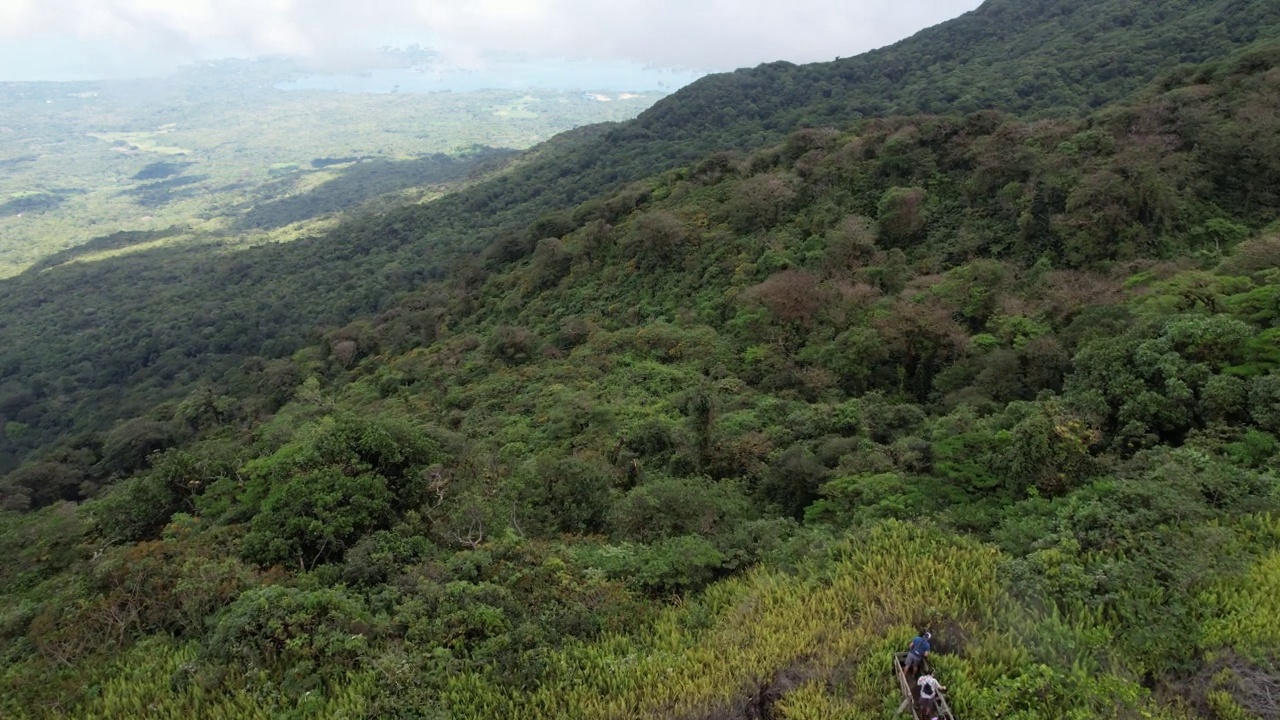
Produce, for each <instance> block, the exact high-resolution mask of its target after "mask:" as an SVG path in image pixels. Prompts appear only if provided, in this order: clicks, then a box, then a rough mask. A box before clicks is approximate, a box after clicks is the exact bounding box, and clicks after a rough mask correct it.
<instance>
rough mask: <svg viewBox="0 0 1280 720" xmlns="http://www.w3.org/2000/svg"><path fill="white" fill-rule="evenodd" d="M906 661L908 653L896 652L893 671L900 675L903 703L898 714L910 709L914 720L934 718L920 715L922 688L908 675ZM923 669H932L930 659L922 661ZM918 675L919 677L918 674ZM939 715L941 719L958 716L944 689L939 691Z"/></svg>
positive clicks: (951, 719) (950, 718) (923, 670)
mask: <svg viewBox="0 0 1280 720" xmlns="http://www.w3.org/2000/svg"><path fill="white" fill-rule="evenodd" d="M906 662H907V654H906V653H904V652H900V653H894V655H893V672H894V674H895V675H897V676H898V687H899V688H900V689H901V690H902V704H901V705H899V706H898V713H897V714H899V715H901V714H902V713H903V712H905V711H906V710H907V709H910V710H911V719H912V720H932V718H925V717H921V716H920V711H919V708H920V694H919V692H918V691H919V689H920V688H919V687H918V686H917V685H916V678H915V677H912V678H908V677H907V670H906ZM921 671H922V672H929V671H930V668H929V661H928V660H924V661H923V662H922V663H921ZM916 677H918V675H917V676H916ZM939 681H941V678H939ZM937 716H938V718H939V719H940V720H956V716H955V715H952V714H951V706H950V705H948V704H947V696H946V693H943V692H942V691H938V715H937Z"/></svg>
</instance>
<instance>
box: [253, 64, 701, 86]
mask: <svg viewBox="0 0 1280 720" xmlns="http://www.w3.org/2000/svg"><path fill="white" fill-rule="evenodd" d="M706 74H707V73H705V72H698V71H695V70H678V69H668V68H652V67H648V66H644V65H638V64H635V63H625V62H599V63H598V62H584V61H579V60H537V61H521V62H502V63H491V64H489V65H488V66H486V67H485V68H484V69H480V70H453V69H444V68H439V67H433V66H430V65H428V66H422V67H415V68H378V69H375V70H370V71H368V72H364V73H361V74H358V75H307V76H304V77H301V78H299V79H297V80H293V81H290V82H282V83H278V84H277V85H276V87H277V88H279V89H281V90H325V91H329V92H351V93H391V92H401V93H430V92H473V91H476V90H534V89H538V90H559V91H566V92H572V91H582V92H593V91H598V92H675V91H676V90H679V89H680V88H682V87H684V86H685V85H688V84H689V83H691V82H693V81H694V80H697V79H698V78H700V77H702V76H703V75H706Z"/></svg>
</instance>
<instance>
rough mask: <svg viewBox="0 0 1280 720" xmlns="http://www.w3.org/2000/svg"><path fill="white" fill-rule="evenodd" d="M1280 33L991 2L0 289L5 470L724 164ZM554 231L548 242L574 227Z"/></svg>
mask: <svg viewBox="0 0 1280 720" xmlns="http://www.w3.org/2000/svg"><path fill="white" fill-rule="evenodd" d="M1277 13H1278V11H1277V9H1276V7H1275V5H1274V3H1270V2H1265V1H1262V0H1255V1H1246V0H1214V1H1213V2H1194V3H1193V2H1181V1H1180V2H1171V3H1159V4H1153V3H1146V2H1138V1H1137V0H1076V1H1075V2H1065V1H1064V2H1050V1H1048V0H1045V1H1036V2H1020V3H1012V2H995V1H993V2H989V3H987V4H985V5H984V6H983V7H982V8H980V9H979V10H977V11H975V12H973V13H970V14H967V15H965V16H963V17H961V18H958V19H956V20H954V21H952V22H949V23H944V24H942V25H939V26H937V27H935V28H932V29H930V30H927V31H925V32H923V33H921V34H919V35H917V36H916V37H915V38H912V39H910V40H906V41H903V42H902V43H898V44H897V45H894V46H892V47H889V48H885V49H883V50H879V51H876V52H874V53H869V54H867V55H864V56H860V57H858V58H850V59H847V60H841V61H838V62H833V63H827V64H819V65H812V66H803V67H795V66H790V65H778V64H774V65H766V66H761V67H759V68H755V69H753V70H743V71H739V72H736V73H732V74H729V75H723V76H714V77H710V78H706V79H704V80H702V81H700V82H698V83H695V84H694V85H692V86H690V87H689V88H686V89H685V90H683V91H681V92H680V93H677V94H676V95H674V96H673V97H671V98H669V99H668V100H666V101H664V102H662V103H660V104H659V105H657V106H655V107H654V108H652V109H651V110H650V111H648V112H647V113H645V114H644V115H643V116H642V117H641V118H639V119H638V120H636V121H633V122H630V123H622V124H618V125H612V126H609V125H605V126H597V127H592V128H586V129H582V130H579V131H575V132H572V133H568V134H566V135H564V136H561V137H559V138H557V139H556V140H554V141H553V142H550V143H547V144H546V145H544V146H541V147H540V148H538V149H537V150H535V151H533V152H532V153H530V154H529V155H528V156H527V157H526V159H525V161H524V162H522V163H520V164H518V165H517V166H515V167H513V168H512V169H511V170H510V171H509V172H507V173H506V174H505V175H504V176H503V177H501V178H499V179H496V180H494V181H491V182H487V183H483V184H481V185H480V186H478V187H475V188H472V189H470V190H467V191H466V192H462V193H459V194H457V195H455V196H452V197H448V198H444V199H442V200H440V201H436V202H433V203H430V204H428V205H425V206H420V207H409V208H404V209H401V210H396V211H389V212H387V213H384V214H382V215H378V216H374V217H362V218H360V219H356V220H352V221H351V222H348V223H346V224H344V225H343V226H341V227H339V228H338V229H336V230H334V231H332V232H330V233H328V234H327V235H325V236H324V237H321V238H318V239H315V240H308V241H305V242H303V243H301V244H297V245H293V246H273V247H267V248H261V249H254V250H248V251H243V252H236V253H229V252H217V251H216V250H217V249H216V248H207V247H201V246H198V245H197V246H194V247H189V248H183V249H181V250H170V249H161V250H156V251H153V252H139V253H134V254H130V255H129V256H127V257H122V258H111V259H107V260H103V261H101V262H96V263H92V264H77V265H73V266H67V267H61V268H54V269H52V270H49V271H47V272H42V273H38V274H36V273H30V274H28V275H26V276H23V277H20V278H17V279H14V280H11V281H6V282H4V283H0V312H2V314H3V318H4V320H3V322H0V419H2V420H3V422H4V423H10V422H12V423H16V425H12V426H11V429H12V430H13V432H6V433H5V434H4V437H3V439H2V440H0V466H3V467H13V466H14V465H15V464H16V463H18V462H20V461H22V460H23V459H24V458H26V457H28V456H29V455H30V453H31V452H33V451H35V450H37V449H47V448H48V447H49V445H50V444H51V443H52V442H54V441H55V439H57V438H59V437H65V436H67V435H68V434H71V433H75V432H81V431H90V432H97V431H99V430H101V429H102V428H103V427H104V426H105V425H106V424H107V423H109V422H110V421H112V420H113V419H116V418H120V417H127V416H129V415H133V414H137V413H139V412H141V411H142V410H143V409H144V408H145V407H147V406H149V405H150V404H152V403H153V402H156V401H159V400H162V399H165V398H173V397H176V396H178V395H180V394H181V393H182V392H185V391H186V389H188V388H190V387H191V384H192V383H193V382H195V381H196V380H197V379H199V378H215V377H217V376H218V375H220V374H221V373H222V372H224V371H225V370H227V369H229V368H231V367H234V366H235V365H236V364H238V363H239V362H240V360H242V359H243V358H244V357H246V356H250V355H266V356H269V357H280V356H284V355H287V354H288V353H290V352H292V351H293V350H295V349H297V348H298V347H300V345H301V344H302V343H303V342H304V340H305V338H307V337H308V335H309V334H310V333H312V332H313V331H315V330H316V329H317V328H319V327H322V326H334V325H342V324H345V323H346V322H348V321H350V320H351V319H353V318H356V317H360V316H363V315H369V314H373V313H376V312H379V311H381V310H383V309H385V308H386V307H388V305H389V303H390V302H391V301H392V300H393V299H394V298H395V297H396V296H397V295H398V294H401V293H404V292H407V291H409V290H412V289H414V288H416V287H418V286H420V284H421V283H422V282H423V281H424V280H426V279H429V278H432V277H438V276H441V275H442V274H443V273H445V272H446V270H447V269H448V268H450V267H452V266H453V265H454V264H455V262H456V261H457V259H458V256H459V255H460V254H461V255H466V254H468V253H471V252H474V251H475V250H477V249H479V248H481V247H484V246H485V245H487V244H488V243H489V242H490V241H491V240H492V239H493V237H494V236H495V235H496V234H500V233H503V232H514V233H523V232H524V228H525V227H526V226H527V225H528V224H529V223H530V222H532V221H533V220H535V219H536V218H538V217H539V216H540V215H542V214H545V213H555V212H567V211H568V209H569V208H571V207H573V206H574V205H576V204H578V203H581V202H584V201H586V200H589V199H591V198H593V197H596V196H599V195H600V194H602V193H605V192H610V191H612V190H614V189H617V188H618V187H621V186H622V185H624V184H625V183H628V182H632V181H636V180H639V179H641V178H643V177H646V176H649V175H652V174H655V173H658V172H662V171H665V170H667V169H669V168H672V167H677V166H680V165H683V164H686V163H690V162H693V161H695V160H696V159H698V158H700V157H702V156H704V155H706V154H709V153H712V152H715V151H717V150H726V149H734V148H738V149H742V148H751V147H758V146H760V145H762V144H765V143H768V142H772V141H776V140H779V139H780V138H781V137H782V136H783V135H785V134H786V133H789V132H790V131H791V130H793V129H794V128H795V127H797V126H798V125H803V124H809V125H816V126H827V125H830V126H835V127H837V128H846V127H848V126H849V125H850V124H851V123H854V122H857V121H858V120H859V119H860V118H862V117H865V116H867V115H875V114H878V113H880V112H889V111H895V112H903V111H915V110H917V109H920V108H924V109H928V110H930V111H948V112H951V111H963V110H969V109H975V108H980V107H985V106H991V107H994V108H996V109H999V110H1005V111H1015V112H1019V113H1025V114H1028V115H1044V114H1046V113H1059V112H1064V111H1065V112H1067V113H1068V114H1078V113H1079V112H1080V111H1083V110H1084V109H1086V108H1088V107H1092V106H1097V105H1100V104H1102V103H1105V102H1107V101H1109V100H1114V99H1116V98H1118V97H1120V96H1122V95H1123V94H1124V93H1126V92H1129V91H1130V90H1132V89H1134V88H1138V87H1140V86H1141V85H1142V84H1143V83H1144V82H1146V81H1147V80H1149V79H1150V78H1151V77H1152V76H1153V75H1154V74H1156V73H1158V72H1161V71H1162V70H1166V71H1167V70H1168V69H1169V68H1170V66H1171V64H1173V63H1177V62H1183V61H1188V60H1199V59H1202V58H1208V57H1212V56H1214V55H1218V54H1222V53H1225V52H1227V51H1229V50H1230V49H1231V48H1233V47H1237V46H1239V45H1240V44H1243V43H1245V42H1248V41H1250V40H1252V39H1254V38H1256V37H1263V36H1267V35H1268V34H1274V32H1275V28H1276V23H1277ZM922 103H923V104H922ZM547 222H548V223H549V225H547V226H546V227H544V228H543V229H541V230H538V231H536V234H539V235H552V234H555V232H553V231H554V229H555V227H556V225H557V224H559V225H564V224H565V223H566V222H571V219H568V220H567V219H565V218H563V217H558V216H554V215H552V216H550V217H548V218H547Z"/></svg>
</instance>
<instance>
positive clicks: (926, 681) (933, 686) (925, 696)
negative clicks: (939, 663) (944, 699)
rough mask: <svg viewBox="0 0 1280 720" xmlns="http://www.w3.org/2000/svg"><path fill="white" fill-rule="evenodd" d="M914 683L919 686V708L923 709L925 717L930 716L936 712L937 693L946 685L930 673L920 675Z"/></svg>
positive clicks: (944, 688)
mask: <svg viewBox="0 0 1280 720" xmlns="http://www.w3.org/2000/svg"><path fill="white" fill-rule="evenodd" d="M916 684H917V685H919V686H920V709H921V710H923V711H924V716H925V717H929V718H931V717H933V716H934V715H936V714H937V712H938V695H939V694H941V693H942V691H943V690H946V689H947V687H946V686H945V685H943V684H941V683H939V682H938V679H937V678H935V677H934V676H933V675H932V674H931V673H925V674H924V675H921V676H920V679H919V680H916Z"/></svg>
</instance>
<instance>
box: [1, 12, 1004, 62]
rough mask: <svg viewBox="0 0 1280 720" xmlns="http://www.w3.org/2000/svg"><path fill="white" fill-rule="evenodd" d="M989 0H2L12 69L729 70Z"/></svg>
mask: <svg viewBox="0 0 1280 720" xmlns="http://www.w3.org/2000/svg"><path fill="white" fill-rule="evenodd" d="M979 4H980V0H0V80H16V79H33V80H34V79H54V78H69V77H72V76H78V77H82V78H88V77H91V76H95V75H116V76H119V75H132V74H157V71H159V72H167V71H169V70H171V69H172V68H173V67H175V66H176V65H179V64H182V63H187V62H192V61H195V60H204V59H215V58H220V57H255V56H260V55H273V54H285V55H294V56H302V57H307V58H310V59H312V60H313V61H315V62H317V63H318V64H320V65H322V66H325V67H329V68H334V69H337V68H340V67H344V66H351V65H359V64H360V58H361V57H362V55H361V53H362V52H363V51H367V50H368V49H370V48H374V47H377V46H379V45H386V44H400V45H407V44H409V43H413V42H417V43H420V44H422V45H423V46H429V47H432V48H434V49H437V50H439V51H441V52H442V53H443V55H444V57H445V58H446V60H448V61H449V62H451V63H455V64H476V63H480V62H482V61H483V60H482V59H483V58H484V57H485V56H486V55H489V54H492V53H495V52H514V53H520V54H524V55H528V56H540V57H546V56H556V57H567V58H572V59H577V58H597V59H608V60H625V61H631V62H638V63H644V64H649V65H654V66H658V67H687V68H694V69H698V70H728V69H733V68H737V67H746V66H753V65H757V64H759V63H761V62H768V61H772V60H780V59H781V60H790V61H792V62H810V61H815V60H830V59H832V58H834V57H835V56H837V55H840V56H849V55H854V54H857V53H859V52H862V51H864V50H869V49H872V48H875V47H880V46H882V45H886V44H888V43H891V42H894V41H896V40H899V39H901V38H904V37H906V36H908V35H910V34H912V33H914V32H915V31H917V30H920V29H922V28H925V27H928V26H930V25H934V24H937V23H939V22H942V21H943V20H947V19H950V18H953V17H955V16H957V15H960V14H961V13H963V12H966V11H968V10H972V9H973V8H975V7H977V6H978V5H979Z"/></svg>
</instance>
